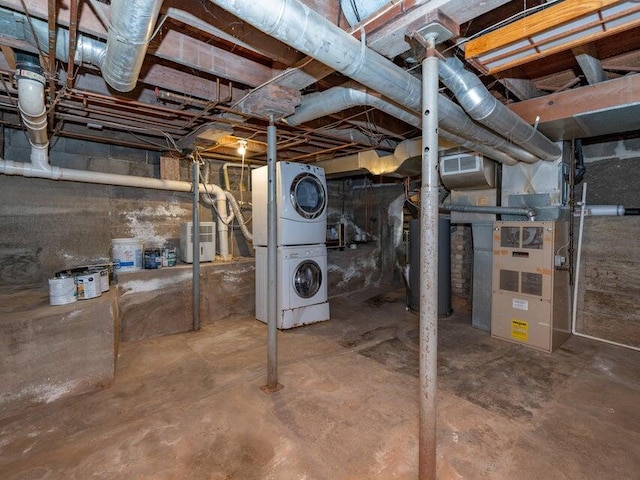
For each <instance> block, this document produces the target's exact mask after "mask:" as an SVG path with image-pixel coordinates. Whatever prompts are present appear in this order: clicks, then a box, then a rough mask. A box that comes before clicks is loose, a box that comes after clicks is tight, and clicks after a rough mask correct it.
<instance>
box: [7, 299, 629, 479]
mask: <svg viewBox="0 0 640 480" xmlns="http://www.w3.org/2000/svg"><path fill="white" fill-rule="evenodd" d="M404 298H405V297H404V291H394V292H391V293H388V292H380V291H369V292H367V294H361V295H357V296H342V297H337V298H333V299H332V301H331V302H332V304H331V309H332V317H333V318H332V319H331V321H329V322H323V323H320V324H315V325H311V326H307V327H302V328H300V329H295V330H291V331H287V332H279V334H278V336H279V340H280V344H279V348H280V360H281V363H280V369H279V372H280V378H279V380H280V382H281V383H282V384H284V386H285V387H284V389H283V390H281V391H279V392H277V393H275V394H272V395H266V394H264V393H263V392H262V391H261V390H260V389H259V387H260V386H261V385H263V384H264V383H265V379H266V370H265V362H266V357H267V353H266V327H265V325H263V324H261V323H259V322H257V321H255V320H254V319H252V318H250V317H230V318H228V319H226V320H223V321H219V322H216V323H213V324H209V325H205V326H204V327H203V329H202V330H201V331H199V332H190V333H185V334H179V335H173V336H170V337H162V338H154V339H149V340H144V341H141V342H138V343H129V344H125V345H123V346H122V347H121V351H120V358H119V364H118V371H117V375H116V381H115V383H114V384H113V385H112V386H111V387H110V388H108V389H105V390H102V391H100V392H97V393H93V394H87V395H84V396H79V397H76V398H73V399H69V400H62V401H59V402H56V403H51V404H49V405H46V406H43V407H41V408H38V409H33V410H30V411H28V412H26V413H24V414H21V415H16V416H13V417H11V418H7V419H5V420H2V421H0V472H2V477H3V478H7V479H11V480H15V479H25V478H47V479H57V478H64V479H68V478H71V479H73V478H77V479H85V478H98V479H100V478H105V479H106V478H108V479H125V478H126V479H130V478H153V479H183V478H189V479H243V480H250V479H276V480H280V479H281V480H285V479H286V480H291V479H309V480H310V479H313V480H316V479H319V480H324V479H327V480H329V479H331V480H336V479H345V480H346V479H385V480H386V479H416V478H417V453H418V452H417V428H418V421H417V417H416V416H417V412H418V398H417V395H418V379H417V372H418V368H417V367H418V359H417V331H418V330H417V327H418V317H417V316H416V315H415V314H413V313H410V312H406V311H405V308H404ZM439 346H440V347H439V384H438V478H439V479H461V478H464V479H534V478H536V479H590V478H592V479H598V480H607V479H621V478H635V476H636V474H637V471H638V468H639V466H640V454H639V451H638V449H637V445H638V441H639V440H640V431H639V429H640V425H639V423H640V422H639V415H640V413H639V412H638V408H637V405H638V402H639V400H640V355H638V354H637V353H636V352H632V351H628V350H622V349H619V348H615V347H611V346H607V345H604V344H597V343H594V342H591V341H588V340H585V339H580V338H573V339H571V340H570V341H569V342H568V343H567V344H566V345H565V346H564V347H562V348H561V349H560V350H558V351H557V352H556V353H554V354H553V355H548V354H544V353H540V352H537V351H534V350H530V349H527V348H525V347H522V346H519V345H513V344H510V343H505V342H501V341H499V340H496V339H492V338H490V336H489V335H488V334H486V333H484V332H481V331H478V330H474V329H472V328H471V327H470V319H469V317H468V315H466V314H456V315H454V316H452V317H450V318H448V319H442V320H441V321H440V326H439Z"/></svg>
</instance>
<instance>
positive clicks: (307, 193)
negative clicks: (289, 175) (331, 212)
mask: <svg viewBox="0 0 640 480" xmlns="http://www.w3.org/2000/svg"><path fill="white" fill-rule="evenodd" d="M289 196H290V199H291V205H293V207H294V208H295V210H296V212H298V215H300V216H301V217H303V218H305V219H308V220H312V219H314V218H317V217H319V216H320V215H322V213H323V212H324V209H325V207H326V202H327V195H326V191H325V188H324V185H323V183H322V182H321V181H320V179H319V178H318V177H316V176H315V175H312V174H310V173H301V174H300V175H298V176H296V177H295V178H294V179H293V182H291V191H290V192H289Z"/></svg>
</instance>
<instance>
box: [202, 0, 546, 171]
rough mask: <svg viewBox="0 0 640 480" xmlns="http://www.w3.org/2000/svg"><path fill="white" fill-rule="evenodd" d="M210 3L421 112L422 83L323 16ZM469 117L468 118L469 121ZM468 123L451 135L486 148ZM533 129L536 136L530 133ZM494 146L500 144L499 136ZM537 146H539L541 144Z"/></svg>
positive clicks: (238, 2)
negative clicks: (467, 139) (470, 131)
mask: <svg viewBox="0 0 640 480" xmlns="http://www.w3.org/2000/svg"><path fill="white" fill-rule="evenodd" d="M210 1H211V2H212V3H214V4H216V5H218V6H220V7H221V8H224V9H225V10H227V11H229V12H230V13H232V14H234V15H236V16H237V17H239V18H241V19H242V20H244V21H246V22H247V23H249V24H251V25H253V26H254V27H256V28H258V29H259V30H261V31H263V32H265V33H267V34H269V35H271V36H273V37H274V38H276V39H278V40H280V41H282V42H284V43H285V44H287V45H289V46H290V47H292V48H295V49H296V50H298V51H300V52H303V53H305V54H306V55H309V56H311V57H313V58H315V59H316V60H318V61H320V62H322V63H324V64H325V65H328V66H330V67H331V68H333V69H334V70H336V71H338V72H340V73H342V74H344V75H346V76H348V77H350V78H352V79H353V80H356V81H357V82H359V83H361V84H362V85H364V86H366V87H368V88H370V89H372V90H375V91H376V92H379V93H381V94H382V95H384V96H385V97H387V98H389V99H390V100H392V101H394V102H396V103H398V104H399V105H402V106H405V107H407V108H408V109H410V110H413V111H415V112H419V111H420V110H421V91H422V85H421V83H420V80H419V79H417V78H415V77H414V76H412V75H411V74H410V73H408V72H406V71H404V70H403V69H402V68H400V67H398V66H397V65H395V64H394V63H393V62H391V61H389V60H388V59H387V58H385V57H383V56H382V55H380V54H378V53H376V52H374V51H373V50H370V49H368V48H367V47H366V45H365V44H363V43H361V42H360V41H359V40H357V39H355V38H354V37H352V36H351V35H349V34H348V33H347V32H345V31H343V30H341V29H340V28H339V27H337V26H335V25H333V24H332V23H330V22H328V21H326V20H325V19H324V18H323V17H322V16H321V15H319V14H317V13H316V12H314V11H313V10H311V9H310V8H309V7H307V6H306V5H304V4H302V3H300V2H299V1H295V0H271V1H269V2H262V3H258V2H254V1H252V0H210ZM443 98H445V99H446V97H444V96H442V95H440V96H439V101H438V108H439V110H440V112H439V113H440V115H441V116H442V118H445V119H446V118H447V116H448V115H450V114H452V112H453V111H454V110H455V108H459V107H458V106H457V105H455V104H454V103H453V102H450V101H449V102H447V100H448V99H446V100H442V99H443ZM464 117H465V118H466V115H464ZM518 120H519V123H521V124H524V125H527V124H526V123H524V121H522V120H521V119H518ZM467 121H468V123H465V126H462V127H461V126H459V124H457V123H456V122H452V124H451V125H452V126H455V127H456V128H455V130H453V129H452V133H454V134H455V135H456V136H457V137H462V138H464V137H466V136H472V137H473V138H474V140H477V141H478V142H479V143H486V142H487V139H485V141H484V142H483V140H482V139H481V138H477V137H476V136H475V134H473V135H472V134H469V133H467V130H466V128H467V127H469V128H472V129H473V131H474V132H475V133H478V132H477V129H478V128H480V127H478V126H477V125H475V124H474V123H473V122H471V121H470V120H469V119H468V118H467ZM474 125H475V126H474ZM443 126H444V124H443ZM529 129H530V130H533V129H532V128H531V127H529ZM517 130H519V129H517ZM497 132H498V133H504V134H506V135H509V134H510V129H506V128H502V127H499V128H498V130H497ZM511 134H513V133H511ZM537 135H539V136H541V135H540V134H537ZM543 138H544V137H543ZM510 140H512V139H511V138H510V139H509V140H500V142H501V143H502V144H503V147H504V149H505V150H506V149H507V148H509V149H513V148H514V146H512V145H510V143H509V141H510ZM545 140H546V139H545ZM491 141H493V142H495V141H496V136H495V135H494V138H493V139H492V140H491ZM547 142H548V140H547ZM537 143H538V141H536V144H537ZM552 145H553V144H552ZM554 147H555V146H554ZM523 148H524V150H523V149H517V150H515V152H516V153H517V154H519V155H516V153H512V152H511V151H510V153H509V154H510V155H513V157H514V158H517V159H518V160H522V161H525V162H529V163H533V162H535V161H537V160H538V156H539V155H538V154H537V153H534V152H530V150H529V149H528V148H527V146H523ZM525 150H526V151H525ZM544 153H545V155H543V156H542V158H545V159H547V158H548V157H550V156H553V154H555V148H553V149H551V150H550V151H549V152H544ZM489 156H490V155H489Z"/></svg>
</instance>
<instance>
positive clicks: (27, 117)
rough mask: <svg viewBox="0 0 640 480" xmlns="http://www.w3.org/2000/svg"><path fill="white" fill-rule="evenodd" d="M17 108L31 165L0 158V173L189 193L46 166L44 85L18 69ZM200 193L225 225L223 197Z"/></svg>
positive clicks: (222, 233)
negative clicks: (212, 199) (210, 197)
mask: <svg viewBox="0 0 640 480" xmlns="http://www.w3.org/2000/svg"><path fill="white" fill-rule="evenodd" d="M17 77H18V105H19V109H20V113H21V117H22V119H23V121H24V124H25V126H26V127H27V134H28V137H29V142H30V143H31V156H30V160H31V162H14V161H11V160H3V159H2V158H0V173H2V174H5V175H18V176H23V177H35V178H46V179H50V180H68V181H75V182H85V183H95V184H101V185H118V186H123V187H138V188H150V189H154V190H168V191H176V192H192V191H193V188H194V187H193V186H192V185H191V183H190V182H181V181H176V180H161V179H157V178H149V177H135V176H129V175H119V174H113V173H100V172H90V171H86V170H74V169H70V168H60V167H53V166H51V164H50V163H49V151H48V149H49V141H48V138H47V115H46V109H45V106H44V84H43V83H42V82H41V81H38V80H37V79H36V78H37V77H38V74H37V73H35V72H32V71H30V70H25V69H22V70H20V71H19V72H18V75H17ZM198 190H199V191H200V192H213V191H215V192H216V198H217V200H218V209H219V211H221V212H224V214H223V215H225V219H226V220H227V223H228V222H229V221H230V220H231V219H232V218H233V216H232V215H231V216H227V215H226V211H227V205H226V202H227V197H226V195H225V193H224V191H223V190H222V189H221V188H220V187H218V186H217V185H204V184H200V185H199V187H198ZM227 223H224V222H220V221H219V222H218V234H219V244H220V253H221V256H222V257H223V259H225V260H227V259H228V257H229V244H228V237H227V231H228V227H227Z"/></svg>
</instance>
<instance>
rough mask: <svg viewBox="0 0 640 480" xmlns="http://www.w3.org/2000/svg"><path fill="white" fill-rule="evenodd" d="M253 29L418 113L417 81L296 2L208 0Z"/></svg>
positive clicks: (419, 99)
mask: <svg viewBox="0 0 640 480" xmlns="http://www.w3.org/2000/svg"><path fill="white" fill-rule="evenodd" d="M211 1H212V3H214V4H216V5H218V6H220V7H221V8H224V9H225V10H227V11H228V12H230V13H232V14H234V15H236V16H237V17H239V18H241V19H242V20H244V21H246V22H247V23H249V24H251V25H253V26H254V27H256V28H257V29H259V30H261V31H263V32H265V33H267V34H268V35H271V36H272V37H274V38H277V39H278V40H280V41H282V42H284V43H285V44H287V45H289V46H290V47H292V48H295V49H296V50H298V51H300V52H302V53H305V54H306V55H309V56H311V57H313V58H315V59H317V60H319V61H320V62H322V63H324V64H325V65H328V66H329V67H331V68H333V69H334V70H336V71H338V72H340V73H342V74H344V75H346V76H348V77H350V78H352V79H354V80H356V81H357V82H359V83H361V84H362V85H365V86H367V87H368V88H371V89H372V90H375V91H376V92H380V93H382V94H383V95H385V96H386V97H388V98H390V99H391V100H393V101H395V102H397V103H399V104H400V105H404V106H407V107H408V108H410V109H412V110H416V111H420V102H421V97H420V92H421V91H422V86H421V84H420V80H418V79H417V78H415V77H413V76H412V75H411V74H409V73H407V72H405V71H404V70H403V69H402V68H400V67H398V66H396V65H394V64H393V63H392V62H390V61H389V60H388V59H386V58H385V57H383V56H382V55H380V54H379V53H376V52H374V51H373V50H370V49H368V48H367V47H366V45H364V44H362V43H361V42H360V41H359V40H357V39H355V38H354V37H352V36H351V35H349V34H348V33H347V32H345V31H343V30H342V29H340V28H339V27H337V26H335V25H333V24H332V23H330V22H328V21H327V20H326V19H325V18H323V17H322V16H321V15H319V14H318V13H316V12H314V11H313V10H312V9H310V8H309V7H307V6H306V5H304V4H302V3H300V2H299V1H295V0H270V1H268V2H255V1H253V0H211Z"/></svg>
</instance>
